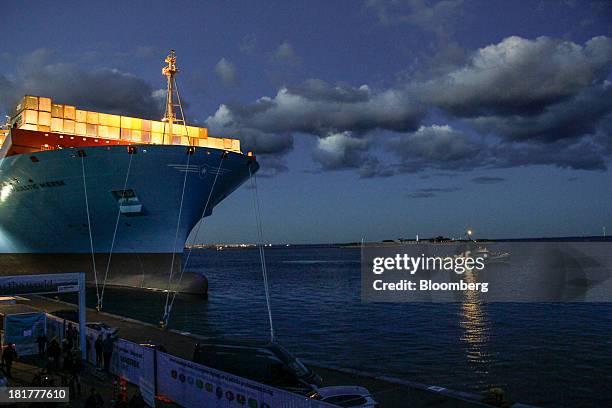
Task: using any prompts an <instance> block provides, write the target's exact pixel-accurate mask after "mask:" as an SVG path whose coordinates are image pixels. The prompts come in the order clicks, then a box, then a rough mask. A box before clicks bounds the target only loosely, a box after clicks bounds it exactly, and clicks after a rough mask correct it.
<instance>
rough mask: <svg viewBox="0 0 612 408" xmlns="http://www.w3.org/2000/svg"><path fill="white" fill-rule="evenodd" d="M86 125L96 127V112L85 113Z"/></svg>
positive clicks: (97, 121)
mask: <svg viewBox="0 0 612 408" xmlns="http://www.w3.org/2000/svg"><path fill="white" fill-rule="evenodd" d="M87 123H88V124H90V125H97V124H98V123H100V122H99V115H98V112H89V111H87Z"/></svg>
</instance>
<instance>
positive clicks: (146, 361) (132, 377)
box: [111, 339, 155, 384]
mask: <svg viewBox="0 0 612 408" xmlns="http://www.w3.org/2000/svg"><path fill="white" fill-rule="evenodd" d="M154 370H155V351H154V350H153V349H151V348H148V347H143V346H141V345H140V344H136V343H132V342H131V341H127V340H123V339H117V340H116V341H115V344H114V348H113V355H112V360H111V372H112V373H113V374H115V375H119V376H121V377H123V378H125V379H126V380H127V381H129V382H131V383H133V384H140V383H141V382H142V380H143V379H144V380H148V381H149V382H151V381H150V379H152V378H155V371H154Z"/></svg>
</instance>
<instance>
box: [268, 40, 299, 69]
mask: <svg viewBox="0 0 612 408" xmlns="http://www.w3.org/2000/svg"><path fill="white" fill-rule="evenodd" d="M271 60H272V61H273V62H275V63H277V64H281V65H287V66H290V67H295V66H298V65H300V64H301V62H302V60H301V58H300V57H299V56H298V55H297V54H296V53H295V51H294V49H293V47H292V46H291V44H289V42H287V41H283V42H282V43H281V44H280V45H279V46H278V48H276V50H274V52H273V53H272V55H271Z"/></svg>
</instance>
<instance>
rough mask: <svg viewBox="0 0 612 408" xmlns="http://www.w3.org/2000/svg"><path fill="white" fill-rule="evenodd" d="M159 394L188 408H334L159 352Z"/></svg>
mask: <svg viewBox="0 0 612 408" xmlns="http://www.w3.org/2000/svg"><path fill="white" fill-rule="evenodd" d="M157 376H158V380H157V384H158V394H159V395H163V396H165V397H167V398H169V399H170V400H172V401H173V402H175V403H177V404H179V405H181V406H183V407H187V408H196V407H216V408H222V407H235V408H236V407H241V406H243V407H248V408H280V407H282V408H317V407H321V408H322V407H332V405H329V404H326V403H322V402H320V401H316V400H312V399H310V398H307V397H304V396H301V395H297V394H293V393H290V392H287V391H284V390H280V389H278V388H273V387H270V386H267V385H265V384H261V383H257V382H255V381H251V380H247V379H244V378H242V377H238V376H235V375H232V374H228V373H225V372H222V371H218V370H215V369H212V368H208V367H205V366H202V365H200V364H197V363H194V362H192V361H188V360H184V359H181V358H178V357H174V356H171V355H169V354H166V353H161V352H158V353H157Z"/></svg>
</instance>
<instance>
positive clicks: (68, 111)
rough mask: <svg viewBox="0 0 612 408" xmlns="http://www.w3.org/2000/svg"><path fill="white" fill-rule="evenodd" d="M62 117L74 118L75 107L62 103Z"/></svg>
mask: <svg viewBox="0 0 612 408" xmlns="http://www.w3.org/2000/svg"><path fill="white" fill-rule="evenodd" d="M64 119H70V120H75V119H76V108H75V107H74V106H70V105H64Z"/></svg>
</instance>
